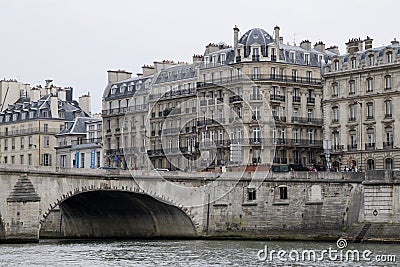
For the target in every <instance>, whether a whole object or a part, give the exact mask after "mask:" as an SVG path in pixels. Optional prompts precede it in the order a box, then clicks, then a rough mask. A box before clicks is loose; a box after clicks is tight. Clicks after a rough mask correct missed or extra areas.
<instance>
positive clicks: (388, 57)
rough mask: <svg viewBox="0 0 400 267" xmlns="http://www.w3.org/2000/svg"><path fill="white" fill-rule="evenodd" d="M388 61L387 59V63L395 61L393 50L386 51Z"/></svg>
mask: <svg viewBox="0 0 400 267" xmlns="http://www.w3.org/2000/svg"><path fill="white" fill-rule="evenodd" d="M386 61H387V63H392V62H393V53H392V52H387V53H386Z"/></svg>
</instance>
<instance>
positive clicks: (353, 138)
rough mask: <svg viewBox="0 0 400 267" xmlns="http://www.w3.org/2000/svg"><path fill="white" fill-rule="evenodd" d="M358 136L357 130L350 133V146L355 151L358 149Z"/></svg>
mask: <svg viewBox="0 0 400 267" xmlns="http://www.w3.org/2000/svg"><path fill="white" fill-rule="evenodd" d="M356 134H357V132H356V131H355V130H351V131H349V136H350V146H351V148H353V149H355V148H357V135H356Z"/></svg>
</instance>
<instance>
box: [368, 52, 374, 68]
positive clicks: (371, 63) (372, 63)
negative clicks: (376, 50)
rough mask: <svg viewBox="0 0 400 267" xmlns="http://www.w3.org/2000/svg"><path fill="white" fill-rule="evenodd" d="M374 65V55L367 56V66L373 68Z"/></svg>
mask: <svg viewBox="0 0 400 267" xmlns="http://www.w3.org/2000/svg"><path fill="white" fill-rule="evenodd" d="M374 64H375V57H374V55H372V54H371V55H369V56H368V65H369V66H373V65H374Z"/></svg>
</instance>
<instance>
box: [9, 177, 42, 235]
mask: <svg viewBox="0 0 400 267" xmlns="http://www.w3.org/2000/svg"><path fill="white" fill-rule="evenodd" d="M39 204H40V197H39V195H38V194H37V193H36V191H35V188H34V187H33V185H32V182H31V181H30V180H29V178H28V176H27V175H22V176H20V177H19V179H18V180H17V183H16V184H15V186H14V189H13V191H12V192H11V194H10V195H9V197H8V198H7V207H6V214H5V215H6V216H4V239H5V241H6V242H38V241H39Z"/></svg>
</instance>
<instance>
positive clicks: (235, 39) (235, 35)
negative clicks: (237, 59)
mask: <svg viewBox="0 0 400 267" xmlns="http://www.w3.org/2000/svg"><path fill="white" fill-rule="evenodd" d="M238 40H239V28H238V27H237V26H236V25H235V27H234V28H233V48H236V47H237V45H238Z"/></svg>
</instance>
